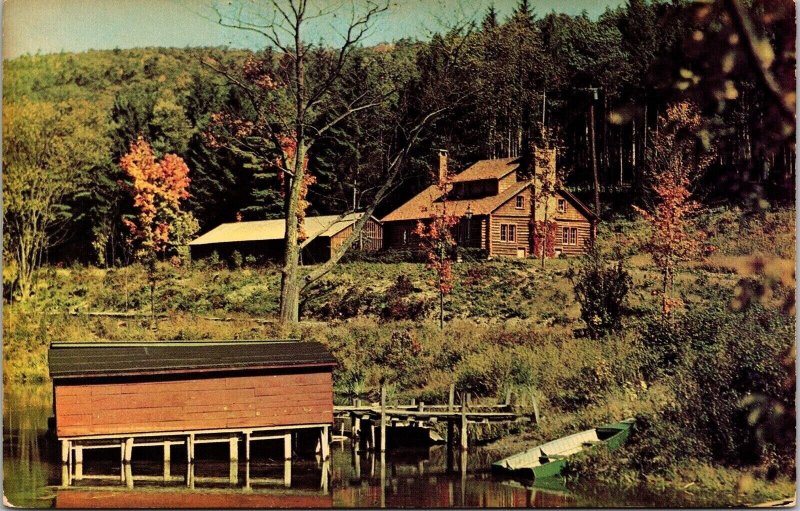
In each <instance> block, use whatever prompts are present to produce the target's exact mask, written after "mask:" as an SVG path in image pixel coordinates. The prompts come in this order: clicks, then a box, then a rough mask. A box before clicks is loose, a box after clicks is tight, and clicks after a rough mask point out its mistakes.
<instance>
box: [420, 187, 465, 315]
mask: <svg viewBox="0 0 800 511" xmlns="http://www.w3.org/2000/svg"><path fill="white" fill-rule="evenodd" d="M451 180H452V175H451V174H447V176H445V178H444V179H441V180H439V183H438V188H439V192H440V194H441V199H440V202H439V205H441V207H436V206H434V207H433V208H432V209H431V210H430V211H428V212H429V213H430V220H428V221H424V222H423V221H418V222H417V227H416V229H414V234H415V235H416V236H417V238H418V240H419V246H420V248H421V249H422V250H423V251H424V252H425V256H426V257H427V259H428V267H429V268H430V269H432V270H433V272H434V273H435V274H436V289H437V290H438V291H439V328H444V297H445V295H448V294H450V291H452V290H453V265H452V260H451V259H450V257H449V255H448V254H449V252H450V250H451V249H452V248H453V247H454V246H455V244H456V241H455V239H454V238H453V227H455V226H456V225H457V224H458V222H459V221H460V220H461V217H460V216H457V215H454V214H453V213H451V212H450V211H448V201H447V193H448V192H449V191H450V183H451Z"/></svg>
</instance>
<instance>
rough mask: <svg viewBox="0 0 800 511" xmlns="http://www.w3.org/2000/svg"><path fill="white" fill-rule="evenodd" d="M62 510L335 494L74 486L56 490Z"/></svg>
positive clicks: (273, 504) (303, 499)
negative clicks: (147, 489) (121, 488)
mask: <svg viewBox="0 0 800 511" xmlns="http://www.w3.org/2000/svg"><path fill="white" fill-rule="evenodd" d="M55 507H56V508H58V509H90V508H105V509H142V508H155V509H158V508H160V509H184V508H188V509H192V508H194V509H226V508H246V509H259V508H260V509H269V508H294V509H303V508H328V507H333V496H332V495H331V494H330V493H329V494H328V495H322V494H319V495H313V494H311V495H293V494H291V493H287V494H280V493H249V494H248V493H241V492H229V493H225V492H213V491H205V492H204V491H195V492H186V491H184V492H182V491H144V490H143V491H122V490H111V489H106V490H89V489H86V490H85V489H78V488H70V489H67V490H58V491H57V492H56V502H55Z"/></svg>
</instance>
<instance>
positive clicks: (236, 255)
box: [231, 250, 243, 269]
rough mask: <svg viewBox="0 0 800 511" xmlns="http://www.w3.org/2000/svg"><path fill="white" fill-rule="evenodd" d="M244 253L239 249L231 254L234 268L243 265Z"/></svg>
mask: <svg viewBox="0 0 800 511" xmlns="http://www.w3.org/2000/svg"><path fill="white" fill-rule="evenodd" d="M242 262H243V260H242V254H241V253H240V252H239V251H238V250H234V251H233V253H232V254H231V265H232V266H233V268H234V269H238V268H241V267H242Z"/></svg>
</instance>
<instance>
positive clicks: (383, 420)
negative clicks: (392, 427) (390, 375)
mask: <svg viewBox="0 0 800 511" xmlns="http://www.w3.org/2000/svg"><path fill="white" fill-rule="evenodd" d="M381 452H386V387H385V386H383V385H381Z"/></svg>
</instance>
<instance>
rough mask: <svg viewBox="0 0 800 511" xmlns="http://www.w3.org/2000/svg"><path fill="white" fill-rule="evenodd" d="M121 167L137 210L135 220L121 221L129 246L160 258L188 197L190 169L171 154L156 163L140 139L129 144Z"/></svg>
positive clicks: (151, 153) (146, 145)
mask: <svg viewBox="0 0 800 511" xmlns="http://www.w3.org/2000/svg"><path fill="white" fill-rule="evenodd" d="M120 167H121V168H122V170H123V171H124V172H125V174H126V175H127V176H128V177H130V178H131V180H132V182H131V184H130V185H129V190H130V193H131V194H132V195H133V205H134V207H135V208H136V210H137V215H136V218H135V220H130V219H124V220H123V222H124V224H125V225H126V226H127V227H128V229H129V230H130V233H131V242H132V243H134V244H136V245H138V248H139V251H140V253H153V254H156V253H159V254H163V253H164V251H165V250H166V248H167V245H168V244H169V240H170V229H171V228H172V226H173V224H175V223H176V222H178V221H180V201H181V200H182V199H186V198H188V197H189V191H188V188H189V183H190V182H191V180H190V179H189V167H187V166H186V163H185V162H184V161H183V159H182V158H181V157H179V156H176V155H174V154H167V155H165V156H164V158H162V159H161V160H160V161H156V157H155V154H154V153H153V149H152V147H150V144H148V143H147V142H145V141H144V140H143V139H142V138H139V139H138V140H136V141H135V142H133V143H131V146H130V152H128V154H126V155H125V156H123V157H122V159H121V160H120Z"/></svg>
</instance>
